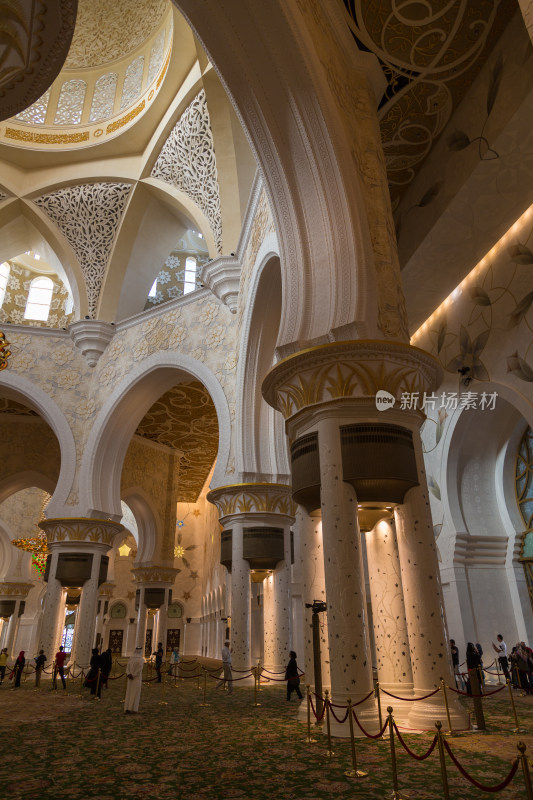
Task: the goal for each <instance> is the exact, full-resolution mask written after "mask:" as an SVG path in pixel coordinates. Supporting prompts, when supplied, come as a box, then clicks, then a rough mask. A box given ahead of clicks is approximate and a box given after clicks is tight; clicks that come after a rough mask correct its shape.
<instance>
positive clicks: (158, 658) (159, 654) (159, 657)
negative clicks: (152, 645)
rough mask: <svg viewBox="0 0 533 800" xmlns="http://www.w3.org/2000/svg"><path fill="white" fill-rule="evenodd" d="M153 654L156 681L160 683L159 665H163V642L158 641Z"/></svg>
mask: <svg viewBox="0 0 533 800" xmlns="http://www.w3.org/2000/svg"><path fill="white" fill-rule="evenodd" d="M153 655H154V656H155V671H156V674H157V682H158V683H161V667H162V666H163V655H164V653H163V642H159V643H158V645H157V650H156V651H155V653H153Z"/></svg>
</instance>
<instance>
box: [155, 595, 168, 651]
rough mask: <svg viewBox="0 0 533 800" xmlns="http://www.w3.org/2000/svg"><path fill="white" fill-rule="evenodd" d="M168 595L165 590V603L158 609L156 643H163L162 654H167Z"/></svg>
mask: <svg viewBox="0 0 533 800" xmlns="http://www.w3.org/2000/svg"><path fill="white" fill-rule="evenodd" d="M168 593H169V589H165V602H164V603H163V605H162V606H161V608H160V609H159V614H158V620H157V641H158V642H162V643H163V652H164V653H165V654H166V652H167V628H168Z"/></svg>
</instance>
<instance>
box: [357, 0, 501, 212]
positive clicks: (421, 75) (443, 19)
mask: <svg viewBox="0 0 533 800" xmlns="http://www.w3.org/2000/svg"><path fill="white" fill-rule="evenodd" d="M344 3H345V6H346V8H347V10H348V13H349V20H350V28H351V31H352V34H353V36H354V38H355V40H356V42H357V45H358V47H359V48H361V49H365V50H369V51H370V52H372V53H374V54H375V55H376V56H377V57H378V59H379V62H380V65H381V67H382V70H383V73H384V75H385V78H386V80H387V88H386V90H385V93H384V95H383V97H382V99H381V102H380V107H379V117H380V128H381V141H382V144H383V149H384V151H385V159H386V164H387V175H388V179H389V188H390V194H391V201H392V206H393V209H395V208H396V206H397V205H398V203H399V201H400V199H401V197H402V194H403V193H404V191H405V189H406V187H407V186H408V185H409V184H410V183H411V181H412V180H413V179H414V177H415V175H416V173H417V170H418V168H419V167H420V165H421V164H422V162H423V161H424V159H425V158H426V156H427V155H428V154H429V152H430V150H431V148H432V146H433V143H434V142H435V140H436V139H437V138H438V136H439V135H440V133H441V132H442V130H443V128H444V127H445V126H446V124H447V123H448V122H449V120H450V118H451V116H452V114H453V112H454V110H455V109H456V108H457V106H458V105H459V103H460V102H461V100H462V99H463V97H464V96H465V94H466V92H467V91H468V89H469V87H470V86H471V84H472V82H473V81H474V79H475V77H476V76H477V74H478V73H479V71H480V69H481V67H482V66H483V64H484V63H485V61H486V60H487V58H488V56H489V55H490V54H491V53H492V52H493V50H494V47H495V46H496V44H497V42H498V39H499V38H500V36H501V34H502V33H503V31H504V29H505V27H506V25H507V23H508V22H509V20H510V19H511V16H512V15H513V14H514V13H515V12H516V10H517V4H516V0H494V2H486V0H466V2H461V3H459V2H442V0H429V2H426V0H424V1H422V0H412V2H409V3H401V4H399V3H397V2H395V0H380V2H379V3H374V2H369V0H344ZM495 79H497V76H495ZM496 88H497V87H496ZM487 111H488V113H487V116H488V114H489V113H490V108H489V107H488V108H487Z"/></svg>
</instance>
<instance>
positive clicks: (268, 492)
mask: <svg viewBox="0 0 533 800" xmlns="http://www.w3.org/2000/svg"><path fill="white" fill-rule="evenodd" d="M207 499H208V500H209V502H210V503H213V505H215V506H216V507H217V509H218V513H219V515H220V522H221V524H222V525H225V524H227V522H229V521H230V520H231V519H233V518H235V517H237V518H239V519H241V520H242V519H246V520H248V519H250V520H251V521H252V520H255V521H258V518H261V521H264V522H266V521H270V522H272V517H275V518H276V519H277V520H278V521H281V522H284V523H286V524H289V525H292V524H293V523H294V520H295V515H296V504H295V503H294V502H293V500H292V490H291V486H290V485H288V484H286V483H233V484H229V485H228V486H219V487H218V488H217V489H212V490H211V491H210V492H209V493H208V495H207ZM280 517H281V518H282V519H281V520H280Z"/></svg>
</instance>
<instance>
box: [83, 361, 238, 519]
mask: <svg viewBox="0 0 533 800" xmlns="http://www.w3.org/2000/svg"><path fill="white" fill-rule="evenodd" d="M191 377H193V378H195V379H196V380H198V381H201V382H202V383H203V385H204V386H205V387H206V389H207V390H208V392H209V394H210V395H211V398H212V400H213V403H214V405H215V410H216V413H217V418H218V427H219V446H218V454H217V462H216V467H215V470H214V473H213V478H212V485H213V486H219V485H222V483H223V482H224V475H225V472H226V467H227V464H228V459H229V453H230V442H231V419H230V413H229V407H228V402H227V399H226V396H225V394H224V391H223V389H222V387H221V385H220V383H219V382H218V380H217V379H216V377H215V376H214V375H213V373H212V372H211V370H210V369H209V368H208V367H206V366H205V364H202V363H201V362H199V361H196V360H195V359H193V358H191V357H190V356H186V355H183V354H181V353H176V352H172V351H166V352H163V353H155V354H154V355H152V356H149V357H148V358H146V359H145V360H144V361H142V362H141V363H140V364H138V365H137V367H136V368H135V369H133V370H132V371H131V372H130V373H129V375H128V376H127V378H125V379H124V380H123V381H122V382H121V383H120V384H119V385H118V386H117V387H116V388H115V390H114V391H113V392H112V393H111V394H110V396H109V397H108V398H107V400H106V402H105V403H104V405H103V407H102V408H101V410H100V412H99V414H98V416H97V418H96V419H95V421H94V425H93V427H92V429H91V433H90V435H89V438H88V440H87V445H86V448H85V452H84V457H83V461H82V465H81V471H80V487H81V488H80V507H81V510H82V513H83V514H86V515H87V516H97V517H98V516H101V515H104V516H112V517H113V518H114V519H117V520H119V519H120V518H121V517H122V511H121V508H120V478H121V472H122V465H123V463H124V458H125V455H126V451H127V449H128V446H129V443H130V441H131V438H132V436H133V434H134V432H135V430H136V428H137V425H138V423H139V422H140V420H141V419H142V417H143V416H144V414H145V413H146V412H147V411H148V409H149V408H150V406H151V405H152V404H153V403H154V402H155V401H156V400H157V399H159V397H160V396H161V395H162V394H164V392H165V391H167V390H168V389H170V388H171V387H172V386H174V385H175V384H176V383H178V382H179V380H180V378H183V379H190V378H191Z"/></svg>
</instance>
